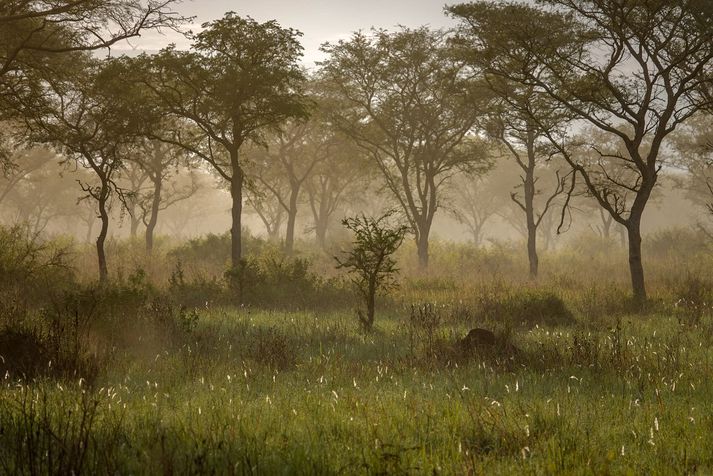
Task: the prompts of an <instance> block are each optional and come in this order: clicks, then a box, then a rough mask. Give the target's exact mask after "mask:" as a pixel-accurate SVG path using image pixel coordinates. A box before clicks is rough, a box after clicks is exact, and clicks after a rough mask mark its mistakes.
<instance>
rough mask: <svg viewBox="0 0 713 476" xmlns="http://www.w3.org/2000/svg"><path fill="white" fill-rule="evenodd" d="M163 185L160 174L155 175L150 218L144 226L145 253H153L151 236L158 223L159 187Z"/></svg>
mask: <svg viewBox="0 0 713 476" xmlns="http://www.w3.org/2000/svg"><path fill="white" fill-rule="evenodd" d="M162 185H163V177H162V176H161V174H160V173H158V174H156V176H155V177H154V179H153V200H152V202H151V216H150V217H149V221H148V223H147V224H146V253H148V254H151V253H152V252H153V235H154V230H156V224H157V223H158V212H159V208H160V206H161V187H162Z"/></svg>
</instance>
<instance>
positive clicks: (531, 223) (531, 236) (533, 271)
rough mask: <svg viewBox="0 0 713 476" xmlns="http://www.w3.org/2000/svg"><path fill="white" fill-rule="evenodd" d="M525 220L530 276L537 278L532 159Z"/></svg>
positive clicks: (526, 190)
mask: <svg viewBox="0 0 713 476" xmlns="http://www.w3.org/2000/svg"><path fill="white" fill-rule="evenodd" d="M524 189H525V220H526V222H527V258H528V261H529V262H530V277H531V278H533V279H534V278H537V274H538V272H539V268H540V258H539V257H538V256H537V225H536V222H535V167H534V161H533V160H532V159H531V163H530V167H529V168H528V170H527V172H526V173H525V183H524Z"/></svg>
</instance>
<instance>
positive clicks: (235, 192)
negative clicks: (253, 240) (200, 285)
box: [230, 149, 244, 269]
mask: <svg viewBox="0 0 713 476" xmlns="http://www.w3.org/2000/svg"><path fill="white" fill-rule="evenodd" d="M230 162H231V165H232V168H233V177H232V180H231V181H230V197H231V198H232V201H233V207H232V212H231V215H232V220H233V223H232V226H231V228H230V236H231V249H230V257H231V265H232V267H233V269H237V268H238V267H239V266H240V261H241V259H242V229H241V226H242V214H243V178H244V177H243V171H242V168H241V167H240V163H239V161H238V151H237V149H236V150H233V151H231V153H230Z"/></svg>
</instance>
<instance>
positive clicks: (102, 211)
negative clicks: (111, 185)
mask: <svg viewBox="0 0 713 476" xmlns="http://www.w3.org/2000/svg"><path fill="white" fill-rule="evenodd" d="M108 198H109V190H108V186H107V185H106V184H104V185H102V190H101V195H100V197H99V200H98V202H99V218H100V220H101V229H100V230H99V236H98V237H97V259H98V262H99V283H100V284H105V283H106V282H107V281H108V279H109V268H108V267H107V264H106V252H105V250H104V243H105V242H106V237H107V234H108V233H109V213H108V211H107V209H106V203H107V200H108Z"/></svg>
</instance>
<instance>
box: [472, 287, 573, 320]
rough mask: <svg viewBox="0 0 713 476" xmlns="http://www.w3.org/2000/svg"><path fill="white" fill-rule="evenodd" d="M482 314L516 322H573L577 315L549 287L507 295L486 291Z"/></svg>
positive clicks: (481, 303) (490, 317)
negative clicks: (549, 290)
mask: <svg viewBox="0 0 713 476" xmlns="http://www.w3.org/2000/svg"><path fill="white" fill-rule="evenodd" d="M479 306H480V309H481V311H482V312H481V314H482V315H483V316H484V317H485V318H486V319H490V320H493V321H496V322H498V321H501V322H509V323H511V324H512V325H523V326H525V327H534V326H536V325H547V326H557V325H571V324H573V323H574V322H575V319H574V316H573V314H572V312H570V310H569V309H567V306H566V305H565V303H564V301H563V300H562V299H561V298H560V297H559V296H557V295H555V294H552V293H550V292H545V291H536V290H532V291H531V290H527V291H519V292H511V293H509V294H507V295H505V296H498V295H494V294H486V295H484V296H482V297H481V298H480V300H479Z"/></svg>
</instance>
